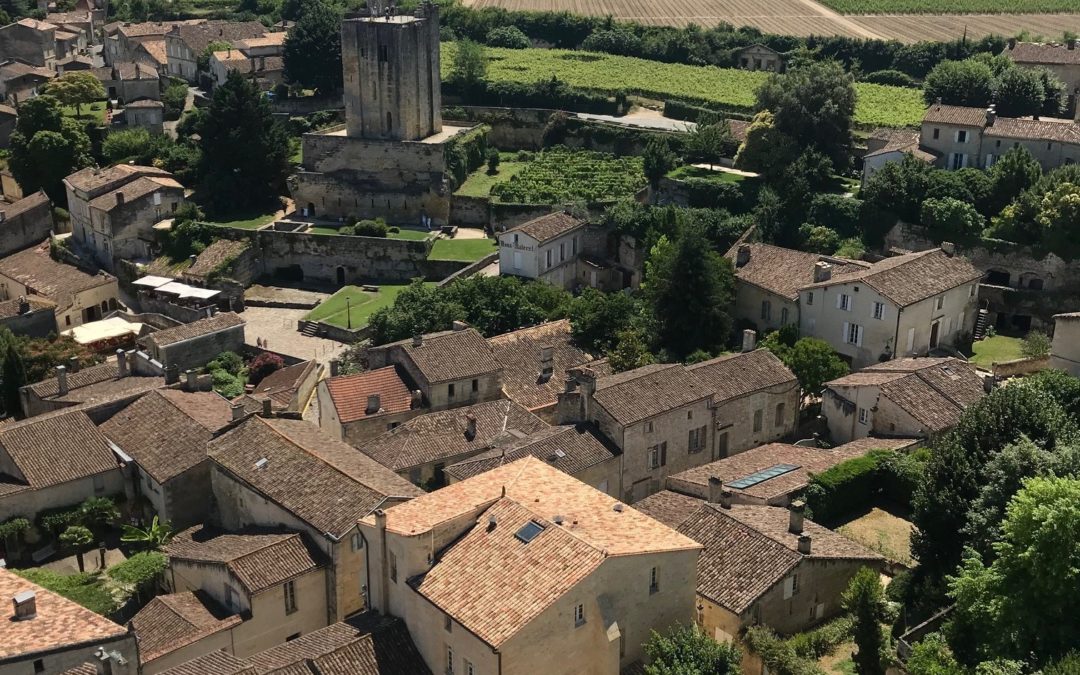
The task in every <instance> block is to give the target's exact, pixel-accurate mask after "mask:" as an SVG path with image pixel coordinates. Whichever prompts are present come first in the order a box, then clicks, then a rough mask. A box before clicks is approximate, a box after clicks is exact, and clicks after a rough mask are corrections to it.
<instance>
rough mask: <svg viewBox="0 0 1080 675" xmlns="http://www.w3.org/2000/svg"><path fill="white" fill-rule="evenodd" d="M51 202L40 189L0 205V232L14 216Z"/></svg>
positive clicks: (8, 225)
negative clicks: (1, 218) (2, 214)
mask: <svg viewBox="0 0 1080 675" xmlns="http://www.w3.org/2000/svg"><path fill="white" fill-rule="evenodd" d="M14 112H15V111H14V110H12V113H14ZM49 203H50V202H49V198H48V196H46V195H45V193H44V192H42V191H40V190H39V191H37V192H35V193H34V194H32V195H30V196H28V197H23V198H22V199H20V200H19V201H17V202H15V203H14V204H3V205H0V211H3V212H4V223H2V224H0V232H2V231H3V230H4V229H7V228H8V227H13V225H12V224H11V223H10V222H9V221H11V220H12V219H13V218H18V217H19V216H21V215H22V214H24V213H26V212H27V211H32V210H33V209H36V208H39V207H41V206H47V205H48V204H49ZM50 218H51V216H50Z"/></svg>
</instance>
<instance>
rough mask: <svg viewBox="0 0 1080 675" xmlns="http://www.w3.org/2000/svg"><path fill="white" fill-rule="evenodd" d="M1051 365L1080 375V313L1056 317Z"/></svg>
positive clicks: (1051, 349)
mask: <svg viewBox="0 0 1080 675" xmlns="http://www.w3.org/2000/svg"><path fill="white" fill-rule="evenodd" d="M1050 367H1051V368H1057V369H1058V370H1064V371H1065V372H1067V373H1069V374H1071V375H1077V376H1080V313H1071V314H1058V315H1056V316H1055V317H1054V341H1053V343H1052V346H1051V348H1050Z"/></svg>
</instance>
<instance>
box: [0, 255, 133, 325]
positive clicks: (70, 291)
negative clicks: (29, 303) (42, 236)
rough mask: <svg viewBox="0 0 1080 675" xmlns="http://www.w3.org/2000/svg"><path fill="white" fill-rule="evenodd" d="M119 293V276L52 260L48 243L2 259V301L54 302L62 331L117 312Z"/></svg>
mask: <svg viewBox="0 0 1080 675" xmlns="http://www.w3.org/2000/svg"><path fill="white" fill-rule="evenodd" d="M119 294H120V289H119V286H118V284H117V280H116V277H114V276H112V275H110V274H106V273H105V272H98V273H97V274H91V273H89V272H85V271H83V270H81V269H79V268H77V267H75V266H73V265H67V264H64V263H62V262H58V261H56V260H53V259H52V257H51V256H50V254H49V243H48V242H43V243H41V244H39V245H38V246H34V247H31V248H26V249H23V250H22V251H19V252H18V253H13V254H12V255H9V256H7V257H6V258H3V259H0V300H14V299H16V298H19V297H30V296H32V295H39V296H43V297H45V298H46V299H48V300H51V301H52V302H54V303H56V309H55V311H56V325H57V327H59V329H60V330H61V331H64V330H67V329H69V328H71V327H73V326H80V325H82V324H83V323H87V322H90V321H97V320H98V319H100V318H101V317H102V316H103V315H104V314H106V313H108V312H110V311H112V310H114V309H116V307H117V298H119Z"/></svg>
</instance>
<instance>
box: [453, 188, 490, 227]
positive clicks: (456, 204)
mask: <svg viewBox="0 0 1080 675" xmlns="http://www.w3.org/2000/svg"><path fill="white" fill-rule="evenodd" d="M450 224H451V225H457V226H458V227H487V226H488V225H490V224H491V200H490V199H488V198H487V197H459V196H457V195H455V196H454V197H453V198H452V199H451V200H450Z"/></svg>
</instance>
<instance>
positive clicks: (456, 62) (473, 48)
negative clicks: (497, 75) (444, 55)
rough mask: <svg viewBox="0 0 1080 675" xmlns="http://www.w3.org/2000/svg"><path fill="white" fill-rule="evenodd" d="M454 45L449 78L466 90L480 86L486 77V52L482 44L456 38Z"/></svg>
mask: <svg viewBox="0 0 1080 675" xmlns="http://www.w3.org/2000/svg"><path fill="white" fill-rule="evenodd" d="M454 47H455V48H454V57H453V62H452V64H451V67H450V80H451V81H452V82H454V83H455V84H457V85H458V86H460V87H462V88H464V89H466V90H470V89H475V88H476V87H479V86H481V85H482V84H483V83H484V78H486V77H487V52H486V51H485V50H484V46H483V45H481V44H480V43H478V42H473V41H472V40H458V41H457V42H455V43H454Z"/></svg>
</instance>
